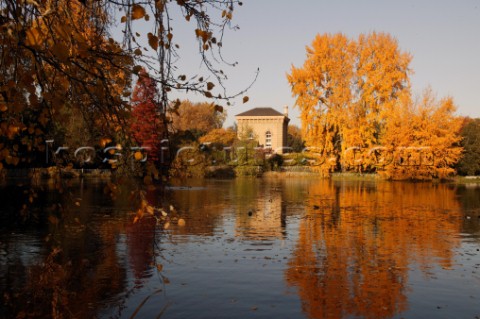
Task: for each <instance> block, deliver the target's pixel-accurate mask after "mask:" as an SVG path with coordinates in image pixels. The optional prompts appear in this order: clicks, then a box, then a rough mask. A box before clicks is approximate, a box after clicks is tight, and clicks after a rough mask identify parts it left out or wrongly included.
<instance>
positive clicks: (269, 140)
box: [265, 131, 272, 148]
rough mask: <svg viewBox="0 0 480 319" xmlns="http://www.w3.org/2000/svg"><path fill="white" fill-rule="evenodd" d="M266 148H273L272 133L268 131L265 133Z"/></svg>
mask: <svg viewBox="0 0 480 319" xmlns="http://www.w3.org/2000/svg"><path fill="white" fill-rule="evenodd" d="M265 147H266V148H271V147H272V133H270V131H267V132H266V133H265Z"/></svg>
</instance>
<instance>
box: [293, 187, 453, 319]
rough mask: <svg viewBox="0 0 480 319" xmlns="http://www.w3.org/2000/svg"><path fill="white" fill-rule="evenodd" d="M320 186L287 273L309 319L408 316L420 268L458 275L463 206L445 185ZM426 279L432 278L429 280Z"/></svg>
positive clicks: (312, 191) (312, 190)
mask: <svg viewBox="0 0 480 319" xmlns="http://www.w3.org/2000/svg"><path fill="white" fill-rule="evenodd" d="M373 187H374V190H372V191H370V190H369V189H368V188H367V187H365V185H353V186H341V185H335V184H333V183H328V182H325V183H319V184H317V185H313V186H312V187H311V188H310V190H309V202H310V203H311V204H315V205H316V206H315V208H313V207H312V208H309V209H308V210H307V215H306V218H304V219H302V221H301V222H300V228H299V239H298V242H297V245H296V249H295V251H294V252H293V257H292V259H291V260H290V261H289V268H288V270H287V271H286V273H285V276H286V280H287V282H288V283H289V285H291V286H295V287H297V288H298V293H299V296H300V298H301V300H302V305H303V306H302V307H303V310H304V312H305V313H306V314H307V315H308V317H309V318H343V317H355V318H357V317H359V318H360V317H361V318H389V317H393V316H394V315H396V314H398V313H399V312H402V311H404V310H406V307H407V299H406V289H407V287H406V286H405V283H406V282H407V279H408V271H409V268H410V267H412V266H413V265H414V264H417V265H419V267H420V268H421V269H427V268H428V267H431V265H432V264H434V263H438V264H439V265H440V266H442V267H444V268H448V267H451V265H452V262H453V251H454V249H455V248H456V247H458V245H459V244H460V241H459V240H458V237H456V235H455V234H458V232H459V231H460V229H461V218H460V217H461V216H460V215H459V214H460V213H459V212H460V208H459V204H458V202H457V201H456V199H455V193H454V192H453V191H452V190H450V189H449V188H448V187H447V186H445V185H440V186H438V187H435V188H432V187H431V185H429V184H428V185H427V184H415V185H412V184H396V183H377V184H376V185H375V186H373ZM426 275H427V274H426Z"/></svg>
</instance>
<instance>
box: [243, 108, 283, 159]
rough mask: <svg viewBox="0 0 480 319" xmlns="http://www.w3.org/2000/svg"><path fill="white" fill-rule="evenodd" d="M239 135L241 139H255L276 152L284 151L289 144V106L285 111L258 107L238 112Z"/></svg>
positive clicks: (262, 145) (260, 144)
mask: <svg viewBox="0 0 480 319" xmlns="http://www.w3.org/2000/svg"><path fill="white" fill-rule="evenodd" d="M235 118H236V120H237V128H238V129H237V136H238V138H239V139H245V138H248V139H254V140H256V141H257V142H258V145H259V146H261V147H264V148H266V149H271V150H272V151H273V152H275V153H280V154H281V153H283V149H282V147H285V146H287V127H288V122H289V121H290V119H289V118H288V106H286V107H285V108H284V113H283V114H282V113H280V112H278V111H277V110H275V109H273V108H271V107H257V108H254V109H251V110H249V111H246V112H243V113H240V114H237V115H236V116H235Z"/></svg>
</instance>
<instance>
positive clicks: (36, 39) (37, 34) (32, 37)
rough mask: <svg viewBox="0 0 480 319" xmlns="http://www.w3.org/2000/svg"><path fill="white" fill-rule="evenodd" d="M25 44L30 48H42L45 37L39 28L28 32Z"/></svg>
mask: <svg viewBox="0 0 480 319" xmlns="http://www.w3.org/2000/svg"><path fill="white" fill-rule="evenodd" d="M25 33H26V39H25V44H26V45H29V46H40V45H42V44H43V40H44V39H45V36H44V35H43V33H42V31H41V30H40V29H39V28H30V29H28V30H27V31H26V32H25Z"/></svg>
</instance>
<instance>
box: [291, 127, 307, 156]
mask: <svg viewBox="0 0 480 319" xmlns="http://www.w3.org/2000/svg"><path fill="white" fill-rule="evenodd" d="M287 146H288V147H291V148H292V151H293V152H297V153H299V152H301V151H302V150H303V149H304V148H305V141H304V140H303V137H302V130H301V129H300V128H299V127H298V126H296V125H292V124H290V125H288V127H287Z"/></svg>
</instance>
